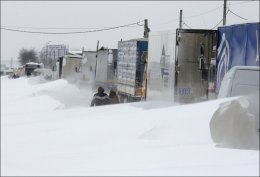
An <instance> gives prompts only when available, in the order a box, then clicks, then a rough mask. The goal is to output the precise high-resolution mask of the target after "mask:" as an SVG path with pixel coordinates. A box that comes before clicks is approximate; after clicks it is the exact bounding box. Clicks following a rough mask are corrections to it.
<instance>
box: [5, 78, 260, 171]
mask: <svg viewBox="0 0 260 177" xmlns="http://www.w3.org/2000/svg"><path fill="white" fill-rule="evenodd" d="M1 89H2V92H1V102H2V104H1V105H2V107H1V109H2V112H1V133H2V134H1V162H2V163H1V174H2V175H4V176H7V175H10V176H15V175H16V176H20V175H23V176H29V175H30V176H47V175H52V176H53V175H56V176H68V175H69V176H88V175H99V176H100V175H112V176H113V175H119V176H123V175H139V176H140V175H146V176H147V175H148V176H150V175H158V176H160V175H170V176H174V175H199V176H200V175H206V176H212V175H233V176H234V175H235V176H238V175H243V176H247V175H259V158H258V157H259V151H248V150H237V149H226V148H216V147H215V144H214V143H213V142H212V139H211V136H210V129H209V122H210V119H211V117H212V115H213V113H214V112H215V111H216V110H217V108H218V107H219V104H220V103H222V102H225V101H227V100H214V101H209V102H204V103H199V104H190V105H179V106H176V105H175V104H173V103H170V102H144V103H142V102H139V103H128V104H119V105H109V106H103V107H89V104H88V103H86V102H83V100H89V101H90V100H91V98H92V94H93V93H92V91H91V89H87V87H86V88H78V87H76V86H74V85H71V84H69V83H67V82H66V81H64V80H57V81H52V82H39V81H38V80H37V79H36V78H30V79H28V78H20V79H14V80H12V79H10V80H7V79H6V80H4V79H3V80H2V79H1ZM74 96H75V98H73V97H74ZM76 98H79V100H78V99H76ZM80 99H82V100H80Z"/></svg>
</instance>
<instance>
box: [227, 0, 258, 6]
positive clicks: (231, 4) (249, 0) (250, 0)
mask: <svg viewBox="0 0 260 177" xmlns="http://www.w3.org/2000/svg"><path fill="white" fill-rule="evenodd" d="M254 1H258V0H248V1H246V2H238V3H230V4H229V5H230V6H234V5H239V4H245V3H250V2H254Z"/></svg>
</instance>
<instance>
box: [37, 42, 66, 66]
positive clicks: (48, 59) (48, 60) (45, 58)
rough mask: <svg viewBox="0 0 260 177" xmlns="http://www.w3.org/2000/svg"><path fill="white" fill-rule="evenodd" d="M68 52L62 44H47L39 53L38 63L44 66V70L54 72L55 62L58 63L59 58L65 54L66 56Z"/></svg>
mask: <svg viewBox="0 0 260 177" xmlns="http://www.w3.org/2000/svg"><path fill="white" fill-rule="evenodd" d="M68 50H69V48H68V46H66V45H64V44H58V45H53V44H47V45H46V46H44V47H43V48H42V51H41V53H40V60H41V61H40V62H42V63H43V64H44V67H45V68H50V69H53V70H55V69H56V62H57V61H58V59H59V57H64V56H65V55H66V54H68Z"/></svg>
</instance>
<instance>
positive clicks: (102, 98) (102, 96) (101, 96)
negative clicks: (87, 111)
mask: <svg viewBox="0 0 260 177" xmlns="http://www.w3.org/2000/svg"><path fill="white" fill-rule="evenodd" d="M108 103H109V97H108V95H107V94H106V93H104V89H103V88H102V87H98V93H96V94H94V96H93V99H92V101H91V105H90V106H91V107H92V106H102V105H106V104H108Z"/></svg>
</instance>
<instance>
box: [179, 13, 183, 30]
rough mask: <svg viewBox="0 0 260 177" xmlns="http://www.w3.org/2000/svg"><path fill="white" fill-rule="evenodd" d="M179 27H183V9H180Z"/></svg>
mask: <svg viewBox="0 0 260 177" xmlns="http://www.w3.org/2000/svg"><path fill="white" fill-rule="evenodd" d="M179 28H180V29H182V10H180V24H179Z"/></svg>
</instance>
